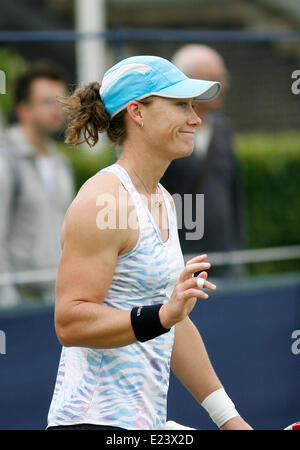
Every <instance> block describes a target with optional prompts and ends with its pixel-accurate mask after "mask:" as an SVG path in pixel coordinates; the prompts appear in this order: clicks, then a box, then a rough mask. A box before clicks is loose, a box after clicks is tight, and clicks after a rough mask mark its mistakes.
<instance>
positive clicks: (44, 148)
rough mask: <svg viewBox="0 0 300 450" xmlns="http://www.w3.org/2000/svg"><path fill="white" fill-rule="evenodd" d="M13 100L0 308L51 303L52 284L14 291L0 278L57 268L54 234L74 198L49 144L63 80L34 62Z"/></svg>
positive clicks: (2, 188)
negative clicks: (24, 303) (33, 301)
mask: <svg viewBox="0 0 300 450" xmlns="http://www.w3.org/2000/svg"><path fill="white" fill-rule="evenodd" d="M14 94H15V116H16V119H17V123H15V124H13V125H12V126H10V127H9V128H7V130H6V131H5V132H4V134H2V136H1V144H0V195H1V202H0V280H1V275H2V283H1V284H0V307H3V306H4V307H7V306H16V305H20V304H22V302H23V301H24V299H27V300H29V299H32V300H35V301H41V302H49V301H50V302H54V296H55V281H53V282H51V281H49V282H36V283H31V284H26V285H25V284H24V285H22V286H16V285H14V284H13V283H11V284H4V282H3V276H4V274H6V273H13V272H16V271H17V272H19V271H29V270H30V271H31V270H39V269H56V268H57V264H58V261H59V257H60V253H61V250H60V240H59V235H60V229H61V226H62V222H63V218H64V215H65V212H66V210H67V207H68V205H69V204H70V203H71V201H72V199H73V195H74V184H73V173H72V170H71V167H70V165H69V162H68V161H67V160H66V158H65V157H63V156H62V154H61V153H60V152H59V151H58V149H57V147H56V144H55V141H54V137H55V136H56V135H57V134H58V133H59V132H62V129H63V127H64V125H65V112H64V111H63V108H62V105H61V104H60V103H59V102H58V101H57V98H58V97H60V96H65V95H66V94H67V83H66V77H65V75H64V74H63V72H62V71H61V69H60V68H58V67H57V66H56V65H54V64H52V63H51V62H49V61H44V60H43V61H37V62H35V63H33V64H32V65H31V67H30V68H29V69H27V70H26V72H24V73H22V74H21V75H20V76H19V78H18V79H17V80H16V81H15V92H14Z"/></svg>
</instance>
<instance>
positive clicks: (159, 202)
mask: <svg viewBox="0 0 300 450" xmlns="http://www.w3.org/2000/svg"><path fill="white" fill-rule="evenodd" d="M132 170H133V172H134V173H135V175H136V176H137V177H138V179H139V180H140V182H141V183H142V185H143V186H144V188H145V190H146V192H147V193H148V194H149V195H150V197H152V193H151V192H149V191H148V189H147V187H146V185H145V183H144V182H143V180H142V178H141V177H140V176H139V175H138V174H137V173H136V171H135V170H134V168H133V167H132ZM157 189H158V186H156V194H155V195H156V198H158V194H157ZM154 204H155V206H158V207H160V206H161V205H162V201H161V200H155V202H154Z"/></svg>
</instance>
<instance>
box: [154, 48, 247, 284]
mask: <svg viewBox="0 0 300 450" xmlns="http://www.w3.org/2000/svg"><path fill="white" fill-rule="evenodd" d="M173 63H174V64H175V65H176V66H177V67H178V68H179V69H180V70H182V71H183V72H184V73H185V74H186V75H187V76H189V77H191V78H197V79H204V80H216V81H219V82H220V83H221V84H222V91H221V94H220V95H219V96H218V97H217V98H216V99H215V100H213V101H211V102H197V103H196V104H195V111H196V113H197V114H198V116H199V117H200V118H201V120H202V123H201V125H200V126H199V127H198V128H197V131H196V134H195V145H194V151H193V153H192V154H191V155H190V156H188V157H186V158H180V159H176V160H174V161H172V163H171V164H170V166H169V167H168V169H167V170H166V172H165V174H164V176H163V178H162V180H161V183H162V184H163V186H165V187H166V189H167V190H168V191H169V192H170V193H171V194H172V195H173V194H176V193H178V194H180V195H181V198H183V201H184V194H192V198H193V202H194V203H193V210H195V208H196V206H195V201H196V194H204V234H203V237H202V238H197V239H194V240H193V239H191V238H190V237H187V236H188V234H187V233H190V232H191V230H189V229H188V227H189V226H191V225H190V224H191V223H192V221H191V220H185V219H187V217H183V220H182V227H181V228H180V229H179V238H180V243H181V246H182V250H183V253H184V254H197V253H199V252H205V253H206V252H207V253H211V252H227V251H231V250H238V249H241V248H243V245H244V234H245V220H244V199H243V189H242V186H241V177H240V170H239V166H238V163H237V160H236V157H235V155H234V151H233V142H232V139H233V129H232V125H231V122H230V120H229V119H228V118H227V117H225V116H224V114H222V113H221V112H220V111H219V110H220V109H221V108H222V106H223V103H224V99H225V96H226V94H227V92H228V75H227V69H226V66H225V63H224V60H223V58H222V57H221V55H220V54H219V53H218V52H217V51H215V50H214V49H212V48H210V47H207V46H205V45H200V44H189V45H186V46H183V47H181V48H180V49H179V50H178V51H177V52H176V53H175V54H174V56H173ZM182 174H185V175H186V176H182ZM186 198H187V197H186ZM186 211H187V209H185V212H186ZM188 214H189V215H191V214H192V212H191V211H188ZM190 219H191V218H190ZM190 236H191V234H190ZM195 237H196V235H195ZM239 273H243V270H242V267H237V266H236V267H235V266H230V265H224V266H219V267H216V266H214V267H213V268H212V270H211V276H217V277H219V276H220V277H225V276H232V275H234V276H236V275H238V274H239Z"/></svg>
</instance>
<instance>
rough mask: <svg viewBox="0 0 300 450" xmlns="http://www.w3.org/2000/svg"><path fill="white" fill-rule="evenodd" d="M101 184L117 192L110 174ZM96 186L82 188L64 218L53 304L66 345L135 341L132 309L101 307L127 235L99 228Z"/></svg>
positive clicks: (97, 345)
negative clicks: (54, 303)
mask: <svg viewBox="0 0 300 450" xmlns="http://www.w3.org/2000/svg"><path fill="white" fill-rule="evenodd" d="M103 185H105V189H107V191H110V192H111V193H112V195H113V194H114V189H115V186H114V184H113V183H111V178H109V176H108V177H106V179H104V177H103V182H102V184H101V189H103ZM96 188H97V186H96ZM96 190H97V193H95V190H94V188H90V187H87V188H84V190H83V192H80V193H79V195H78V197H77V198H76V199H75V201H74V203H73V204H72V205H71V207H70V209H69V210H68V212H67V215H66V218H65V224H64V229H63V235H62V244H63V248H62V257H61V260H60V264H59V268H58V276H57V285H56V308H55V326H56V332H57V335H58V338H59V340H60V342H61V343H62V344H63V345H65V346H81V347H90V348H113V347H121V346H124V345H128V344H131V343H133V342H135V341H136V338H135V335H134V332H133V329H132V326H131V320H130V311H121V310H117V309H115V308H110V307H107V306H105V305H103V301H104V299H105V297H106V294H107V291H108V289H109V286H110V284H111V281H112V277H113V273H114V270H115V265H116V261H117V257H118V254H119V252H120V250H121V248H122V245H123V244H124V242H125V241H126V238H127V235H126V231H123V232H122V231H120V230H117V229H105V230H103V229H99V227H98V226H97V223H96V217H97V213H98V212H99V211H100V208H99V207H97V205H96V199H97V196H98V195H99V193H101V190H100V187H99V190H98V189H96Z"/></svg>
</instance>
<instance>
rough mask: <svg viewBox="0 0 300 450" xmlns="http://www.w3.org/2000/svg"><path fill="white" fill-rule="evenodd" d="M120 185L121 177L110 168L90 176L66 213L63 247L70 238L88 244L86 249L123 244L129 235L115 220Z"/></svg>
mask: <svg viewBox="0 0 300 450" xmlns="http://www.w3.org/2000/svg"><path fill="white" fill-rule="evenodd" d="M121 189H122V184H121V182H120V180H119V179H118V178H117V177H116V176H115V175H114V174H111V173H108V172H103V173H99V174H96V175H95V176H93V177H91V178H90V179H89V180H87V181H86V182H85V183H84V184H83V186H82V187H81V188H80V190H79V191H78V193H77V195H76V197H75V198H74V200H73V202H72V203H71V205H70V206H69V208H68V210H67V213H66V215H65V220H64V224H63V227H62V232H61V244H62V247H63V246H64V245H65V244H66V242H68V243H72V246H80V247H81V249H82V248H83V247H85V249H86V251H97V249H98V248H99V247H104V246H105V245H112V244H113V245H116V246H120V248H121V247H122V241H123V239H126V237H125V236H124V231H123V230H119V228H118V227H117V226H116V225H117V224H116V222H115V221H114V220H112V218H114V217H117V215H118V209H119V206H120V202H119V192H120V190H121ZM106 217H109V218H110V222H109V220H105V219H106ZM122 231H123V233H122Z"/></svg>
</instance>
